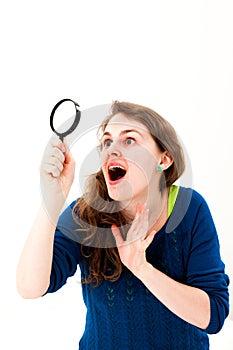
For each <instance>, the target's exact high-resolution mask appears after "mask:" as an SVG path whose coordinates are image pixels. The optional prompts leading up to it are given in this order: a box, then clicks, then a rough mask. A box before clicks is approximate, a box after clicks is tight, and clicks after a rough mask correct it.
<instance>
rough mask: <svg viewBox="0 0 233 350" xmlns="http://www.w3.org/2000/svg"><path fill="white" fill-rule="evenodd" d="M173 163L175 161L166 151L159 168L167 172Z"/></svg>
mask: <svg viewBox="0 0 233 350" xmlns="http://www.w3.org/2000/svg"><path fill="white" fill-rule="evenodd" d="M173 162H174V160H173V157H172V156H171V154H170V153H169V152H168V151H165V152H163V153H162V154H161V158H160V163H159V166H160V167H161V168H162V169H163V170H167V169H168V168H169V167H170V166H171V165H172V163H173Z"/></svg>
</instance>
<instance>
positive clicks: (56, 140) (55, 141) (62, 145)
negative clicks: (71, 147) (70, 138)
mask: <svg viewBox="0 0 233 350" xmlns="http://www.w3.org/2000/svg"><path fill="white" fill-rule="evenodd" d="M50 144H51V146H52V147H57V148H59V149H60V150H61V151H62V152H63V153H65V152H66V145H65V143H64V142H62V141H61V140H60V139H59V137H58V136H57V135H53V136H52V137H51V140H50Z"/></svg>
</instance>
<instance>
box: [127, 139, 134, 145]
mask: <svg viewBox="0 0 233 350" xmlns="http://www.w3.org/2000/svg"><path fill="white" fill-rule="evenodd" d="M134 143H135V139H133V138H132V137H127V139H126V140H125V144H126V145H132V144H134Z"/></svg>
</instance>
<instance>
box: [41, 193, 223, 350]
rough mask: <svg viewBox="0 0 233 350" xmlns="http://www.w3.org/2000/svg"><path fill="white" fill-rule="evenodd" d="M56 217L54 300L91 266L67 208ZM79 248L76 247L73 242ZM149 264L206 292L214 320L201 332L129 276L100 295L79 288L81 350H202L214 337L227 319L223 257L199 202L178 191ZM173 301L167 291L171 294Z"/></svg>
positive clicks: (104, 285) (125, 274)
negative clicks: (83, 312) (82, 326)
mask: <svg viewBox="0 0 233 350" xmlns="http://www.w3.org/2000/svg"><path fill="white" fill-rule="evenodd" d="M73 205H74V203H72V204H71V206H70V207H68V208H67V209H66V210H65V211H64V213H63V214H62V215H61V217H60V220H59V223H58V227H57V231H56V235H55V242H54V257H53V267H52V273H51V283H50V286H49V289H48V291H47V292H55V291H56V290H58V289H59V288H61V287H62V285H64V284H65V283H66V281H67V278H68V277H70V276H72V275H73V274H74V273H75V271H76V268H77V265H79V267H80V269H81V273H82V276H87V273H88V261H87V260H86V259H85V258H84V257H83V256H82V255H81V253H80V249H79V244H78V243H77V242H76V241H75V240H74V237H75V235H76V233H75V232H76V231H74V230H75V229H76V228H77V223H74V221H73V219H72V215H71V208H72V207H73ZM77 240H78V239H77ZM147 260H148V262H150V263H151V264H152V265H153V266H154V267H155V268H157V269H159V270H160V271H162V272H163V273H165V274H166V275H168V276H170V277H171V278H173V279H174V280H176V281H179V282H181V283H184V284H187V285H190V286H194V287H197V288H200V289H202V290H204V291H206V292H207V293H208V295H209V298H210V304H211V320H210V323H209V325H208V327H207V329H206V330H201V329H199V328H197V327H195V326H193V325H191V324H189V323H187V322H185V321H183V320H182V319H181V318H179V317H178V316H176V315H175V314H174V313H172V312H171V311H170V310H168V309H167V308H166V307H165V306H164V305H163V304H162V303H161V302H160V301H159V300H158V299H157V298H156V297H155V296H154V295H153V294H151V292H150V291H149V290H148V289H147V288H146V287H145V286H144V285H143V283H142V282H141V281H140V280H139V279H137V278H136V277H135V276H134V275H133V274H132V273H131V272H130V271H129V270H128V269H127V268H125V267H123V272H122V275H121V277H120V279H119V280H118V281H116V282H114V283H113V282H108V281H104V282H102V283H101V284H100V285H99V286H98V287H97V288H92V286H90V285H86V284H84V285H83V286H82V289H83V299H84V302H85V305H86V307H87V316H86V327H85V331H84V334H83V337H82V338H81V340H80V342H79V350H100V349H101V350H107V349H108V350H109V349H111V350H141V349H146V350H181V349H182V350H189V349H190V350H194V349H195V350H206V349H209V340H208V335H207V334H208V333H217V332H218V331H219V330H220V329H221V328H222V326H223V323H224V320H225V318H226V317H227V315H228V312H229V304H228V302H229V300H228V299H229V296H228V284H229V279H228V276H227V275H226V274H225V272H224V264H223V262H222V260H221V257H220V252H219V241H218V237H217V233H216V229H215V226H214V223H213V220H212V217H211V214H210V211H209V208H208V206H207V204H206V202H205V200H204V199H203V197H202V196H201V195H200V194H198V193H197V192H196V191H193V190H191V189H186V188H183V187H181V188H180V190H179V194H178V197H177V200H176V203H175V206H174V209H173V212H172V214H171V216H170V218H169V219H168V221H167V223H166V224H165V225H164V227H163V228H162V229H161V230H160V231H159V232H158V233H157V234H156V235H155V238H154V240H153V242H152V243H151V245H150V246H149V247H148V249H147ZM171 293H172V290H171Z"/></svg>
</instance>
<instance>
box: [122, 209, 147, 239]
mask: <svg viewBox="0 0 233 350" xmlns="http://www.w3.org/2000/svg"><path fill="white" fill-rule="evenodd" d="M148 213H149V210H148V209H146V207H145V205H143V206H142V205H141V204H140V205H139V206H138V207H137V213H136V215H135V219H134V221H133V223H132V225H131V227H130V230H129V232H128V234H127V240H128V241H129V240H130V241H133V240H135V239H139V238H143V239H144V238H145V236H146V233H147V231H148Z"/></svg>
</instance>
